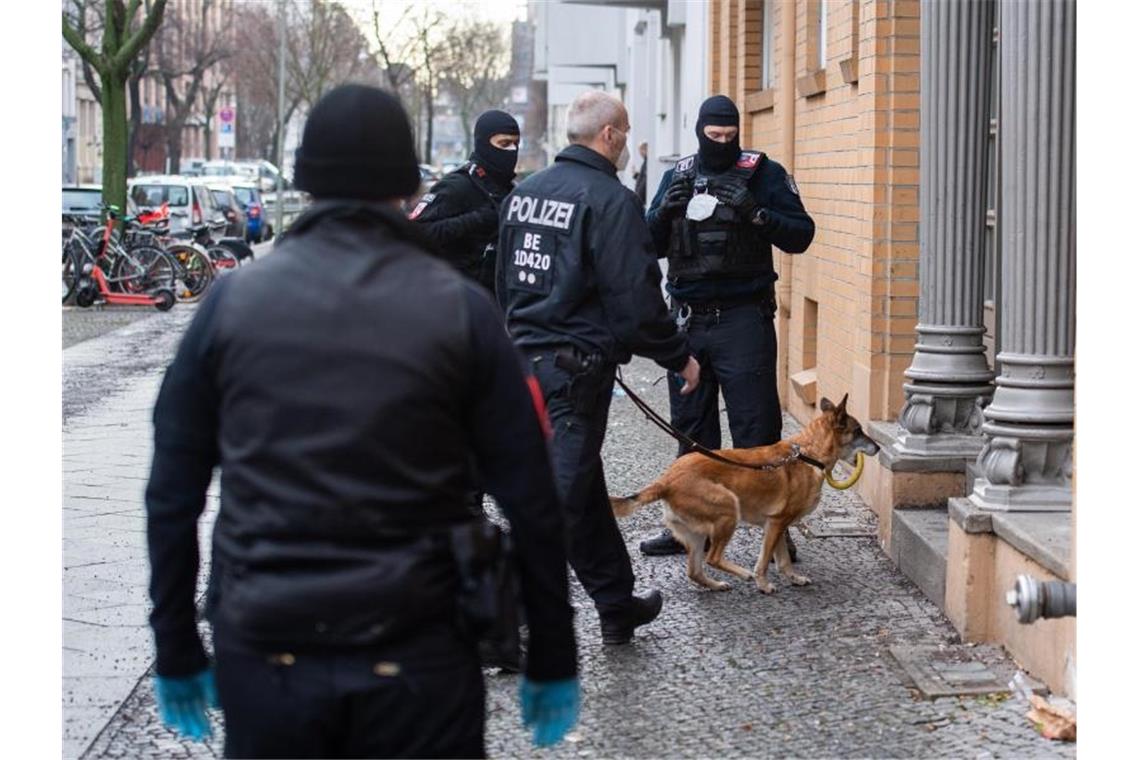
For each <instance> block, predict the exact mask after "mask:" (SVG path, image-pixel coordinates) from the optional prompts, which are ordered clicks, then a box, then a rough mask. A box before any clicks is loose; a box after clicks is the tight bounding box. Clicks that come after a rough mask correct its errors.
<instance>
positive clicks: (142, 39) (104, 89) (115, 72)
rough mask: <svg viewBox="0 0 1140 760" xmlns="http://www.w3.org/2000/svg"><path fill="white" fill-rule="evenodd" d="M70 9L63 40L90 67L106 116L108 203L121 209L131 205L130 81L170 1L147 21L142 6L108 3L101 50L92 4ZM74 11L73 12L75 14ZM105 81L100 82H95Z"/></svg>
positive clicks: (131, 1)
mask: <svg viewBox="0 0 1140 760" xmlns="http://www.w3.org/2000/svg"><path fill="white" fill-rule="evenodd" d="M78 5H79V7H78V8H75V7H72V8H70V9H69V8H65V10H64V12H63V14H62V22H63V38H64V39H65V40H67V44H68V45H70V46H71V47H72V48H73V49H74V50H75V52H76V53H78V54H79V57H80V58H81V59H82V60H83V62H84V64H85V69H86V68H87V67H90V70H91V73H90V74H88V73H86V72H85V76H89V78H90V81H89V84H92V85H97V86H95V87H92V92H93V93H95V96H96V97H97V98H98V99H99V103H100V105H101V106H102V111H103V199H104V200H105V201H107V202H108V203H113V204H115V205H117V206H119V207H120V208H125V207H126V203H127V79H128V78H129V77H130V74H131V64H132V63H133V62H134V60H135V58H136V56H138V55H139V53H140V52H141V51H142V49H143V47H144V46H145V45H146V44H147V42H149V41H150V39H151V37H153V36H154V33H155V31H157V30H158V28H159V25H160V24H161V23H162V18H163V14H164V13H165V11H166V0H154V5H153V6H152V7H151V8H150V9H149V12H147V11H144V12H143V13H142V14H141V16H140V13H139V11H140V10H143V9H142V0H105V3H104V5H103V28H102V30H101V33H100V34H99V36H100V37H101V41H100V44H99V45H98V50H96V47H95V46H93V45H92V43H90V42H89V41H88V40H89V34H90V33H91V32H90V30H89V28H88V26H87V16H88V14H87V13H86V10H87V9H86V4H78ZM69 11H71V12H69ZM96 75H97V76H98V79H99V81H98V82H97V83H96V82H94V79H95V76H96Z"/></svg>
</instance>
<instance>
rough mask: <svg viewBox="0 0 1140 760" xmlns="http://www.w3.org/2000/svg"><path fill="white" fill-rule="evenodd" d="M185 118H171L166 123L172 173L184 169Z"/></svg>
mask: <svg viewBox="0 0 1140 760" xmlns="http://www.w3.org/2000/svg"><path fill="white" fill-rule="evenodd" d="M185 126H186V122H185V120H179V119H171V120H170V121H169V122H168V123H167V125H166V160H167V161H168V162H169V163H168V165H169V168H170V173H171V174H178V173H179V172H180V171H181V169H182V130H183V127H185Z"/></svg>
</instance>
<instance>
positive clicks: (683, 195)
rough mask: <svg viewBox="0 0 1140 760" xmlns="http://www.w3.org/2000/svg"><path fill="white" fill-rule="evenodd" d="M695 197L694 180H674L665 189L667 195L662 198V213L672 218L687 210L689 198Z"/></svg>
mask: <svg viewBox="0 0 1140 760" xmlns="http://www.w3.org/2000/svg"><path fill="white" fill-rule="evenodd" d="M692 197H693V182H692V180H689V179H682V180H674V181H673V182H672V183H671V184H670V185H669V187H667V188H666V189H665V196H664V197H663V198H662V199H661V214H662V215H663V216H665V217H666V218H672V217H674V216H676V215H677V214H679V213H681V212H683V211H684V210H685V206H687V205H688V204H689V199H690V198H692Z"/></svg>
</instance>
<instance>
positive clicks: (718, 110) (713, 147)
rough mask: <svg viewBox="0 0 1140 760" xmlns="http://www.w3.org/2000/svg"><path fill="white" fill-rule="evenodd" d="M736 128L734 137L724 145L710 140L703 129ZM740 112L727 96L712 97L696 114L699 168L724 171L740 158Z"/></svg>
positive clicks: (702, 104)
mask: <svg viewBox="0 0 1140 760" xmlns="http://www.w3.org/2000/svg"><path fill="white" fill-rule="evenodd" d="M707 126H714V127H737V130H738V131H737V133H736V137H734V138H733V139H731V140H729V141H728V142H726V143H722V142H717V141H716V140H710V139H709V138H708V137H706V136H705V127H707ZM739 127H740V111H738V110H737V109H736V104H735V103H733V102H732V99H731V98H729V97H728V96H727V95H713V96H712V97H711V98H709V99H707V100H706V101H705V102H704V103H701V110H700V112H699V113H698V114H697V142H698V143H699V145H700V155H701V166H703V167H705V168H708V169H711V170H712V171H714V172H719V171H724V170H725V169H727V168H728V167H730V166H732V164H733V163H735V162H736V159H738V158H739V157H740V132H739Z"/></svg>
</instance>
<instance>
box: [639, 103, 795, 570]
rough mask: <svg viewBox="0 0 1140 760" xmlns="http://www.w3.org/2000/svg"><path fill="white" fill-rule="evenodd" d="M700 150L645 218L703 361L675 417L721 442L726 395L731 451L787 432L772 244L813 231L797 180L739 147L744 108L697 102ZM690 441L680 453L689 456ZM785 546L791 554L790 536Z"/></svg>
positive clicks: (673, 549) (673, 393)
mask: <svg viewBox="0 0 1140 760" xmlns="http://www.w3.org/2000/svg"><path fill="white" fill-rule="evenodd" d="M696 131H697V141H698V145H699V150H698V152H697V153H696V154H695V155H691V156H686V157H684V158H682V159H681V160H680V161H678V162H677V164H676V165H675V166H674V167H673V168H672V169H669V170H668V171H666V172H665V176H663V177H662V178H661V184H660V186H659V187H658V189H657V195H656V197H654V199H653V202H652V203H651V204H650V207H649V212H648V213H647V215H646V220H647V221H648V222H649V227H650V229H651V231H652V233H653V240H654V243H655V244H656V246H657V253H658V255H659V256H661V257H664V258H667V259H668V262H669V273H668V282H667V283H666V290H667V291H668V293H669V296H670V299H671V309H672V314H673V318H674V320H676V322H677V324H678V325H681V326H683V327H684V328H685V329H686V330H687V331H688V335H689V345H690V346H691V347H692V350H693V353H694V354H695V355H696V357H697V361H699V362H700V364H701V368H702V376H701V384H700V385H699V386H698V387H697V390H696V391H695V392H694V393H692V394H690V395H687V396H683V395H681V394H680V393H679V392H678V391H679V385H678V384H675V383H671V384H670V387H669V406H670V412H671V417H672V422H673V425H675V426H676V427H677V428H679V429H680V430H683V431H684V432H685V433H687V434H688V435H689V436H691V437H692V438H693V439H694V440H696V441H697V442H698V443H701V444H703V445H705V446H707V447H709V448H711V449H719V448H721V430H720V407H719V403H718V395H719V394H721V393H723V394H724V403H725V406H726V407H727V409H728V425H729V430H730V431H731V433H732V445H733V446H734V447H735V448H748V447H752V446H764V445H767V444H772V443H776V442H777V441H779V440H780V433H781V429H782V419H781V411H780V398H779V395H778V392H777V388H776V330H775V326H774V325H773V318H774V317H775V315H776V294H775V282H776V272H775V269H774V268H773V265H772V246H773V245H774V246H776V247H778V248H780V249H781V250H783V251H786V252H787V253H803V252H804V251H805V250H807V247H808V246H809V245H810V244H811V241H812V237H813V236H814V235H815V223H814V222H813V221H812V219H811V217H810V216H808V213H807V211H805V210H804V206H803V203H802V202H801V200H800V193H799V189H798V188H797V187H796V183H795V180H794V179H792V176H791V175H790V174H788V173H787V172H786V171H785V170H784V167H782V166H780V164H778V163H776V162H775V161H773V160H772V159H770V158H769V157H768V156H766V155H765V154H764V153H761V152H759V151H751V150H747V151H742V150H741V149H740V113H739V111H738V110H737V108H736V104H735V103H733V102H732V100H730V99H729V98H727V97H726V96H724V95H714V96H713V97H711V98H708V99H707V100H706V101H705V102H704V103H702V104H701V109H700V113H699V115H698V118H697V130H696ZM686 451H687V450H686V448H685V447H684V445H682V446H681V447H680V449H679V452H678V454H679V455H680V454H684V453H686ZM788 548H789V551H791V552H793V553H794V551H795V548H794V546H793V545H792V544H791V542H790V541H789V543H788ZM641 551H642V553H644V554H649V555H659V554H680V553H683V552H684V551H685V549H684V546H682V545H681V544H680V543H679V542H677V541H676V540H675V539H674V538H673V536H672V534H671V533H669V531H665V532H663V533H662V534H661V535H659V536H657V537H656V538H653V539H650V540H647V541H643V542H642V543H641Z"/></svg>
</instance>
